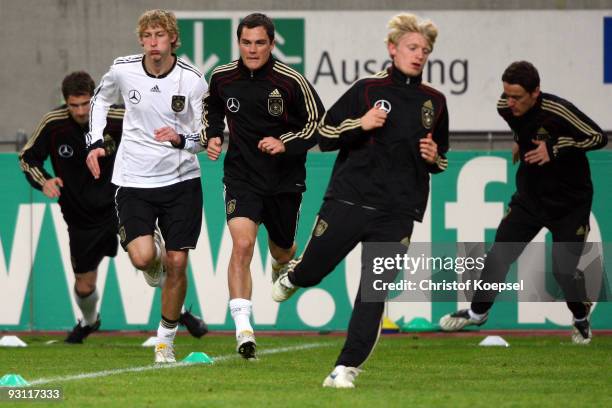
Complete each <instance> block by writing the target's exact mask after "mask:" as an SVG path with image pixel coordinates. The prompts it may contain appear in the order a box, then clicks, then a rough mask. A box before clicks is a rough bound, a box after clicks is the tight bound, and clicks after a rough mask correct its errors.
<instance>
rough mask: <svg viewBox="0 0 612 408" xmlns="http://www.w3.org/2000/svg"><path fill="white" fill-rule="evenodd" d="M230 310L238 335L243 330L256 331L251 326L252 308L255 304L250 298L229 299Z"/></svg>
mask: <svg viewBox="0 0 612 408" xmlns="http://www.w3.org/2000/svg"><path fill="white" fill-rule="evenodd" d="M229 307H230V311H231V313H232V318H233V319H234V324H235V325H236V336H238V333H240V332H242V331H251V332H252V331H254V330H253V326H251V309H252V307H253V304H252V303H251V301H250V300H248V299H241V298H236V299H231V300H230V301H229Z"/></svg>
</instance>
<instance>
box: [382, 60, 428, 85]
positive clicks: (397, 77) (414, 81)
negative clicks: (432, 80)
mask: <svg viewBox="0 0 612 408" xmlns="http://www.w3.org/2000/svg"><path fill="white" fill-rule="evenodd" d="M389 74H390V75H391V79H393V82H396V83H398V84H406V85H419V84H420V83H421V82H422V80H423V73H421V74H419V75H417V76H408V75H406V74H404V73H403V72H402V71H400V70H399V69H398V68H397V67H396V66H395V65H391V67H389Z"/></svg>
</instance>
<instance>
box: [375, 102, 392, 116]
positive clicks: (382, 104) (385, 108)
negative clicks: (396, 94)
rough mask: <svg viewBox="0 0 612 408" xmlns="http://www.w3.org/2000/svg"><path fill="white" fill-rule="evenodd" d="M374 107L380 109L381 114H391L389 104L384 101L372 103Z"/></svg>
mask: <svg viewBox="0 0 612 408" xmlns="http://www.w3.org/2000/svg"><path fill="white" fill-rule="evenodd" d="M374 107H376V108H378V109H380V110H381V111H383V112H386V113H389V112H391V104H390V103H389V101H388V100H386V99H379V100H377V101H376V102H374Z"/></svg>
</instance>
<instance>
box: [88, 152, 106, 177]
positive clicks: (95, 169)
mask: <svg viewBox="0 0 612 408" xmlns="http://www.w3.org/2000/svg"><path fill="white" fill-rule="evenodd" d="M104 156H106V150H104V149H103V148H101V147H97V148H95V149H93V150H92V151H90V152H89V154H88V155H87V159H86V160H85V163H87V168H88V169H89V171H90V172H91V175H92V176H93V177H94V178H95V179H96V180H97V179H99V178H100V165H99V164H98V157H104Z"/></svg>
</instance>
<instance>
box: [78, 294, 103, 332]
mask: <svg viewBox="0 0 612 408" xmlns="http://www.w3.org/2000/svg"><path fill="white" fill-rule="evenodd" d="M74 294H75V295H76V296H75V298H76V304H77V306H78V307H79V309H80V310H81V313H83V320H82V321H81V326H83V327H84V326H92V325H93V324H95V323H96V320H98V312H97V311H96V305H97V304H98V299H99V298H100V297H99V295H98V288H96V289H95V290H94V291H93V292H91V293H90V294H89V295H87V296H85V297H80V296H79V294H78V293H76V289H75V291H74Z"/></svg>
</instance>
